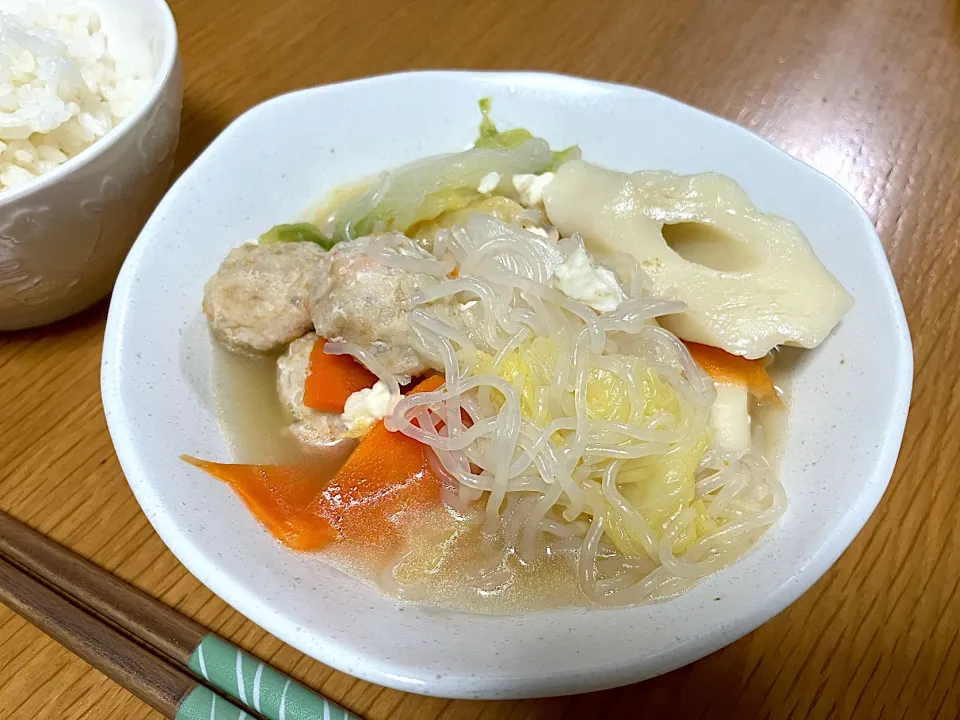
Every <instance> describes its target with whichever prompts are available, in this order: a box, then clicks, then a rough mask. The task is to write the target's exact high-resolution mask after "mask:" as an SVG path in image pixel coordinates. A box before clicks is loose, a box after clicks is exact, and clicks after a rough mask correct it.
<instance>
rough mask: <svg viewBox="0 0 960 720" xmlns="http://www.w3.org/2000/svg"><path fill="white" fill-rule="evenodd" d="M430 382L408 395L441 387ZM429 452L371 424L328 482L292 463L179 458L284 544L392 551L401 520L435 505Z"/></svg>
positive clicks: (436, 480) (436, 485) (435, 479)
mask: <svg viewBox="0 0 960 720" xmlns="http://www.w3.org/2000/svg"><path fill="white" fill-rule="evenodd" d="M443 380H444V379H443V377H441V376H434V377H429V378H427V379H426V380H423V381H422V382H420V383H419V384H418V385H417V386H416V387H415V388H414V389H413V390H412V391H411V393H417V392H431V391H433V390H436V389H437V388H439V387H440V386H441V385H442V384H443ZM429 452H430V451H429V448H427V446H425V445H423V444H421V443H419V442H417V441H416V440H414V439H412V438H410V437H407V436H406V435H403V434H402V433H399V432H396V433H392V432H389V431H388V430H387V429H386V427H385V426H384V424H383V422H382V421H381V422H379V423H377V424H376V425H375V426H374V427H373V429H372V430H370V432H369V433H367V435H366V436H364V438H363V439H362V440H361V441H360V444H359V445H357V448H356V449H355V450H354V451H353V453H352V454H351V455H350V457H349V458H348V459H347V462H346V463H344V465H343V466H342V467H341V468H340V470H339V471H337V473H336V475H334V477H333V479H332V480H330V482H329V483H325V482H324V481H323V477H322V469H321V468H319V467H317V466H311V465H309V464H306V463H298V464H293V465H235V464H226V463H214V462H207V461H205V460H197V459H196V458H192V457H189V456H186V455H184V456H182V457H183V459H184V460H186V461H187V462H189V463H191V464H193V465H196V466H197V467H199V468H201V469H203V470H205V471H206V472H208V473H209V474H211V475H213V476H214V477H216V478H218V479H220V480H222V481H224V482H226V483H227V484H229V485H230V486H231V487H232V488H233V489H234V490H235V491H236V492H237V494H238V495H240V497H241V498H242V499H243V501H244V503H246V505H247V507H248V508H249V509H250V511H251V512H252V513H253V514H254V515H255V516H256V517H257V519H258V520H260V522H261V523H263V525H265V526H266V528H267V529H268V530H269V531H270V532H271V533H272V534H273V536H274V537H275V538H277V539H278V540H280V542H282V543H283V544H285V545H287V546H288V547H291V548H293V549H295V550H303V551H306V550H319V549H321V548H323V547H325V546H327V545H329V544H330V543H332V542H339V541H344V542H352V543H357V544H361V545H366V546H371V547H374V546H375V547H378V548H380V549H382V550H383V551H384V552H390V551H392V550H394V549H395V548H396V547H398V545H399V543H400V542H401V540H402V538H403V527H402V524H403V514H404V513H405V512H408V511H409V510H411V509H414V508H416V507H422V506H424V505H427V504H436V503H439V502H440V487H441V480H440V477H439V476H438V475H437V474H436V472H434V471H433V470H432V469H431V467H430V463H429V455H428V453H429Z"/></svg>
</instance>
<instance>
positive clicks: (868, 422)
mask: <svg viewBox="0 0 960 720" xmlns="http://www.w3.org/2000/svg"><path fill="white" fill-rule="evenodd" d="M488 96H489V97H492V98H493V104H494V109H495V114H496V119H497V121H498V122H501V123H502V124H503V125H504V126H522V127H527V128H530V129H531V130H532V131H533V132H534V133H536V134H538V135H541V136H543V137H545V138H546V139H547V140H549V141H550V143H551V145H553V146H555V147H565V146H567V145H571V144H574V143H577V144H579V145H580V146H581V148H582V149H583V155H584V158H585V159H587V160H590V161H593V162H596V163H598V164H600V165H605V166H608V167H611V168H615V169H621V170H633V169H641V168H665V169H669V170H672V171H675V172H679V173H697V172H704V171H716V172H721V173H724V174H727V175H729V176H731V177H733V178H735V179H736V180H737V181H739V182H740V183H741V185H742V186H743V187H744V188H745V189H746V191H747V192H748V193H749V194H750V196H751V197H752V198H753V200H754V202H755V203H756V205H757V206H758V207H759V208H760V209H761V210H763V211H766V212H773V213H777V214H780V215H783V216H785V217H787V218H790V219H792V220H794V221H795V222H796V223H797V224H798V225H799V226H800V228H801V229H802V230H803V231H804V232H805V233H806V235H807V236H808V237H809V238H810V240H811V242H812V244H813V246H814V248H815V250H816V251H817V253H818V255H819V256H820V258H821V259H822V260H823V262H824V263H825V264H826V266H827V267H828V268H829V269H830V270H831V271H832V272H833V273H834V274H835V275H836V276H837V277H838V279H839V280H840V282H841V283H842V284H843V285H844V286H845V287H846V288H847V289H848V290H849V291H850V293H851V294H852V295H853V297H854V298H855V301H856V304H855V306H854V308H853V309H852V310H851V311H850V313H849V314H848V315H847V316H846V317H845V318H844V319H843V321H842V322H841V324H840V325H839V327H838V328H837V329H836V330H835V331H834V333H833V334H832V335H831V336H830V337H829V339H828V340H827V341H826V342H824V343H823V344H822V345H821V346H820V347H819V348H817V349H816V350H815V351H812V352H808V353H805V354H804V355H803V357H802V359H801V360H800V361H799V362H798V363H796V365H795V366H794V367H792V368H791V369H790V371H789V374H788V376H786V377H784V378H782V380H783V381H784V382H786V383H787V384H788V386H789V392H790V398H791V400H790V403H789V411H788V418H787V431H786V437H785V438H784V440H783V448H782V459H781V479H782V482H783V484H784V486H785V487H786V490H787V494H788V502H789V505H788V508H787V510H786V513H785V514H784V516H783V517H782V518H781V519H780V521H779V522H778V523H777V524H776V525H775V526H773V527H772V528H771V529H770V530H769V531H768V532H767V533H766V534H765V535H764V536H763V537H762V538H761V540H760V541H759V543H758V544H757V545H756V547H755V548H754V549H753V550H752V551H750V552H749V553H747V554H746V555H745V556H744V557H742V558H741V559H740V560H738V561H737V562H735V563H733V564H732V565H730V566H729V567H726V568H724V569H722V570H720V571H719V572H717V573H715V574H713V575H711V576H709V577H707V578H706V579H704V580H703V581H702V582H700V583H699V584H697V585H696V586H694V587H693V588H692V589H690V590H689V591H687V592H686V593H684V594H682V595H679V596H677V597H674V598H672V599H669V600H666V601H663V602H659V603H655V604H649V605H641V606H636V607H625V608H617V609H610V608H604V609H600V608H588V607H577V608H567V609H559V610H551V611H542V612H527V613H518V614H506V615H493V614H490V615H479V614H470V613H467V612H462V611H455V610H449V609H443V608H437V607H428V606H420V605H411V604H406V603H403V602H400V601H398V600H395V599H393V598H391V597H388V596H386V595H383V594H381V593H379V592H378V591H377V590H375V589H374V588H372V587H370V586H368V585H366V584H364V583H363V582H362V581H360V580H358V579H356V578H354V577H352V576H349V575H346V574H344V573H343V572H341V571H339V570H337V569H335V568H333V567H331V566H330V565H328V564H327V563H326V562H325V561H324V560H323V558H322V557H321V556H319V555H315V554H298V553H295V552H292V551H290V550H287V549H285V548H284V547H282V546H281V545H279V544H278V543H277V542H276V541H274V540H273V539H272V538H271V536H270V535H269V534H268V533H267V532H266V531H265V530H264V529H263V528H262V527H260V526H259V525H258V523H257V521H256V520H255V519H254V518H253V516H252V515H251V514H250V513H249V512H248V511H247V509H246V508H245V507H244V505H243V503H242V502H241V501H240V500H239V499H238V498H237V497H236V496H235V495H234V494H233V492H232V491H231V490H230V489H229V488H228V487H227V486H226V485H224V484H222V483H219V482H217V481H215V480H212V479H210V478H208V477H206V476H204V475H203V474H202V473H199V472H198V471H197V470H196V469H195V468H192V467H189V466H187V465H186V464H185V463H183V462H181V461H180V460H179V459H178V456H179V455H180V453H184V452H186V453H190V454H192V455H196V456H199V457H204V458H209V459H214V460H226V461H228V460H229V459H230V450H229V446H228V443H227V442H226V440H225V438H224V435H223V433H222V432H221V428H220V426H219V425H218V411H217V406H216V398H215V397H214V392H213V387H212V375H211V365H212V361H213V341H212V340H211V337H210V334H209V332H208V331H207V328H206V325H205V321H204V318H203V316H202V313H201V311H200V304H201V300H202V297H203V286H204V283H205V282H206V280H207V279H208V278H209V277H210V276H211V275H212V274H213V273H214V272H215V271H216V269H217V267H218V266H219V264H220V262H221V261H222V260H223V258H224V256H225V255H226V254H227V252H228V251H229V250H230V249H231V248H232V247H234V246H236V245H238V244H240V243H241V242H243V241H244V240H245V239H247V238H251V237H256V236H257V235H259V234H260V233H261V232H263V231H264V230H265V229H267V228H269V227H270V226H272V225H274V224H276V223H280V222H289V221H291V220H292V219H295V218H296V217H297V216H299V215H301V214H302V213H303V212H305V211H306V210H308V209H309V208H310V207H311V206H315V204H316V202H317V201H318V200H319V199H320V198H321V197H322V196H323V195H324V194H325V193H326V192H328V191H329V190H331V189H333V188H334V187H336V186H338V185H342V184H343V183H346V182H350V181H353V180H356V179H359V178H363V177H367V176H370V175H373V174H374V173H376V172H378V171H380V170H382V169H385V168H389V167H391V166H396V165H399V164H402V163H405V162H409V161H412V160H415V159H417V158H421V157H423V156H425V155H428V154H433V153H440V152H448V151H453V150H458V149H462V148H465V147H468V146H469V145H470V144H471V143H472V142H473V140H474V138H475V134H476V129H477V123H478V120H479V117H478V112H477V100H478V99H479V98H482V97H488ZM374 109H375V110H376V112H371V111H372V110H374ZM865 347H883V348H886V351H885V352H883V353H864V352H863V351H862V349H863V348H865ZM911 378H912V354H911V347H910V339H909V334H908V331H907V326H906V321H905V318H904V314H903V309H902V306H901V304H900V300H899V297H898V295H897V290H896V287H895V285H894V282H893V278H892V276H891V273H890V268H889V266H888V264H887V261H886V259H885V256H884V252H883V248H882V246H881V245H880V242H879V240H878V238H877V235H876V233H875V231H874V229H873V227H872V225H871V224H870V221H869V219H868V218H867V217H866V215H865V214H864V212H863V211H862V209H861V208H860V207H859V206H858V205H857V203H856V201H855V200H854V199H853V198H852V197H851V196H850V195H849V194H847V193H846V192H845V191H844V190H843V189H841V188H840V187H839V186H837V185H836V184H835V183H834V182H833V181H831V180H830V179H828V178H827V177H825V176H823V175H821V174H820V173H818V172H817V171H815V170H813V169H812V168H810V167H808V166H806V165H804V164H802V163H800V162H798V161H797V160H795V159H793V158H791V157H790V156H788V155H786V154H785V153H783V152H781V151H779V150H777V149H776V148H774V147H773V146H771V145H769V144H768V143H766V142H764V141H763V140H761V139H759V138H758V137H756V136H754V135H752V134H750V133H749V132H747V131H746V130H744V129H742V128H740V127H737V126H736V125H733V124H732V123H729V122H727V121H725V120H721V119H719V118H717V117H714V116H711V115H708V114H706V113H704V112H701V111H699V110H695V109H693V108H691V107H688V106H686V105H683V104H681V103H679V102H676V101H674V100H671V99H669V98H666V97H663V96H660V95H657V94H654V93H651V92H647V91H644V90H640V89H637V88H632V87H623V86H616V85H609V84H604V83H599V82H593V81H587V80H581V79H576V78H568V77H560V76H555V75H544V74H529V73H508V74H491V73H465V72H425V73H409V74H401V75H393V76H385V77H379V78H370V79H365V80H359V81H355V82H349V83H344V84H340V85H333V86H328V87H320V88H315V89H310V90H304V91H300V92H296V93H293V94H290V95H285V96H282V97H279V98H276V99H274V100H271V101H269V102H266V103H264V104H262V105H260V106H258V107H256V108H254V109H252V110H250V111H249V112H247V113H246V114H244V115H243V116H242V117H240V118H239V119H238V120H236V121H235V122H234V123H233V124H232V125H231V126H230V127H229V128H228V129H227V130H226V131H224V133H223V134H222V135H221V136H220V137H219V138H218V139H217V140H215V141H214V142H213V144H212V145H211V146H210V147H209V148H208V149H207V150H206V151H205V152H204V153H203V155H201V157H200V158H199V159H198V160H197V161H196V162H195V163H194V164H193V165H192V166H191V167H190V169H189V170H187V172H186V173H184V175H183V176H182V177H181V178H180V179H179V180H178V181H177V183H176V184H175V185H174V187H173V188H172V189H171V190H170V192H169V193H168V194H167V196H166V198H165V199H164V200H163V201H162V202H161V204H160V205H159V207H158V208H157V211H156V212H155V213H154V215H153V217H152V218H151V220H150V221H149V222H148V224H147V226H146V227H145V228H144V230H143V232H142V233H141V235H140V237H139V239H138V240H137V242H136V243H135V244H134V247H133V249H132V251H131V253H130V255H129V257H128V258H127V261H126V262H125V264H124V266H123V269H122V270H121V273H120V277H119V279H118V282H117V287H116V291H115V293H114V296H113V300H112V303H111V307H110V315H109V320H108V325H107V332H106V338H105V342H104V352H103V367H102V388H103V403H104V407H105V409H106V414H107V421H108V424H109V428H110V433H111V435H112V437H113V441H114V444H115V446H116V450H117V454H118V456H119V458H120V462H121V465H122V467H123V470H124V472H125V474H126V476H127V478H128V480H129V482H130V486H131V487H132V488H133V491H134V493H135V494H136V496H137V499H138V500H139V502H140V504H141V506H142V507H143V510H144V512H145V513H146V515H147V517H148V518H149V519H150V521H151V522H152V523H153V525H154V527H155V528H156V530H157V532H158V533H159V534H160V536H161V537H162V538H163V540H164V541H165V542H166V544H167V545H168V546H169V547H170V549H171V550H172V551H173V552H174V553H175V554H176V556H177V557H178V558H179V559H180V560H181V561H182V562H183V564H184V565H186V567H187V568H188V569H189V570H190V571H191V572H192V573H194V574H195V575H196V576H197V577H198V578H199V579H200V580H201V581H202V582H203V583H205V584H206V585H207V586H209V587H210V588H211V589H212V590H213V591H214V592H215V593H217V594H218V595H220V596H221V597H222V598H223V599H224V600H226V601H227V602H228V603H230V604H231V605H232V606H233V607H235V608H236V609H237V610H239V611H240V612H241V613H243V614H244V615H246V616H247V617H249V618H250V619H251V620H253V621H254V622H256V623H258V624H259V625H261V626H262V627H264V628H266V629H267V630H268V631H270V632H272V633H273V634H274V635H276V636H277V637H279V638H280V639H282V640H284V641H286V642H288V643H290V644H291V645H293V646H294V647H296V648H298V649H299V650H301V651H303V652H304V653H306V654H308V655H310V656H312V657H314V658H316V659H318V660H320V661H322V662H324V663H327V664H329V665H332V666H333V667H335V668H337V669H339V670H342V671H344V672H346V673H349V674H351V675H355V676H357V677H360V678H363V679H365V680H369V681H372V682H375V683H380V684H382V685H388V686H390V687H394V688H399V689H402V690H408V691H412V692H417V693H425V694H432V695H441V696H447V697H468V698H506V697H529V696H543V695H554V694H563V693H575V692H582V691H588V690H597V689H600V688H605V687H611V686H616V685H621V684H625V683H630V682H634V681H637V680H642V679H644V678H647V677H651V676H653V675H656V674H659V673H663V672H666V671H668V670H671V669H673V668H676V667H678V666H680V665H683V664H685V663H688V662H691V661H693V660H696V659H697V658H700V657H702V656H704V655H706V654H708V653H710V652H712V651H714V650H717V649H718V648H720V647H722V646H724V645H726V644H727V643H730V642H732V641H733V640H735V639H737V638H739V637H741V636H742V635H744V634H746V633H748V632H750V631H751V630H753V629H754V628H756V627H757V626H759V625H760V624H761V623H763V622H765V621H766V620H768V619H769V618H770V617H772V616H773V615H775V614H776V613H778V612H780V611H781V610H783V609H784V608H785V607H787V605H789V604H790V603H791V602H793V601H794V600H795V599H796V598H797V597H799V596H800V595H801V594H802V593H803V592H804V591H805V590H807V589H808V588H809V587H810V586H811V585H812V584H813V583H814V582H815V581H816V580H817V579H818V578H819V577H820V576H821V575H822V574H823V573H824V572H825V571H826V570H827V568H829V567H830V565H831V564H832V563H833V562H834V561H835V560H836V559H837V557H839V555H840V553H842V552H843V550H844V549H845V548H846V547H847V545H848V544H849V543H850V541H851V540H852V539H853V537H854V536H855V535H856V534H857V532H858V531H859V530H860V529H861V528H862V527H863V524H864V523H865V522H866V520H867V518H868V517H869V516H870V514H871V512H872V511H873V509H874V508H875V507H876V505H877V502H878V501H879V499H880V497H881V495H882V494H883V491H884V489H885V488H886V486H887V482H888V481H889V479H890V475H891V473H892V471H893V467H894V463H895V461H896V457H897V453H898V450H899V446H900V441H901V438H902V433H903V428H904V422H905V418H906V413H907V407H908V402H909V397H910V388H911Z"/></svg>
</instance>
